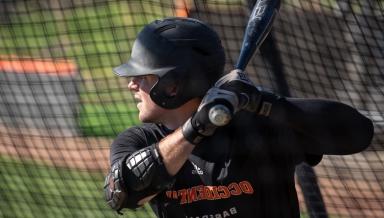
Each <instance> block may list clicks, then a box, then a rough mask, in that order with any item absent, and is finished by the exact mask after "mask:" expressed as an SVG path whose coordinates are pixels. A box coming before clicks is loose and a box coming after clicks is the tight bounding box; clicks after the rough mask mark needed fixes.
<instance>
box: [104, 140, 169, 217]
mask: <svg viewBox="0 0 384 218" xmlns="http://www.w3.org/2000/svg"><path fill="white" fill-rule="evenodd" d="M173 182H174V178H173V177H171V176H170V175H169V174H168V172H167V170H166V168H165V166H164V164H163V162H162V160H161V156H160V155H159V153H158V151H157V149H156V146H155V145H152V146H149V147H146V148H143V149H140V150H138V151H136V152H134V153H133V154H131V155H129V156H127V157H126V158H122V159H121V160H120V161H119V162H118V163H116V164H114V165H113V166H112V169H111V172H110V173H109V175H108V176H107V177H106V180H105V185H104V192H105V199H106V201H107V203H108V205H109V206H111V207H112V209H114V210H116V211H118V212H119V211H120V210H121V209H122V208H125V207H129V208H136V207H138V206H139V205H138V204H137V203H138V202H139V201H140V200H141V199H142V198H144V197H147V196H149V195H152V194H155V193H157V192H159V191H161V190H164V189H165V188H168V187H170V186H171V185H172V184H173Z"/></svg>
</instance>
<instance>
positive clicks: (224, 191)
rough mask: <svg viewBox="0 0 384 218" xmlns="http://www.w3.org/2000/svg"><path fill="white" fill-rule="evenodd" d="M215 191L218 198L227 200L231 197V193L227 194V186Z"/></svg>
mask: <svg viewBox="0 0 384 218" xmlns="http://www.w3.org/2000/svg"><path fill="white" fill-rule="evenodd" d="M217 191H218V192H219V196H220V198H229V197H230V196H231V193H229V189H228V188H227V186H223V185H221V186H219V187H217Z"/></svg>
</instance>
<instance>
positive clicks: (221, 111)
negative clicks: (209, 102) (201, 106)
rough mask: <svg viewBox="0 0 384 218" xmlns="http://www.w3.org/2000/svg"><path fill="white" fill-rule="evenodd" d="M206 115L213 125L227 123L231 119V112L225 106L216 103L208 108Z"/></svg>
mask: <svg viewBox="0 0 384 218" xmlns="http://www.w3.org/2000/svg"><path fill="white" fill-rule="evenodd" d="M208 117H209V120H210V121H211V123H213V124H214V125H215V126H224V125H227V124H228V123H229V121H230V120H231V119H232V112H231V111H230V110H229V109H228V107H227V106H225V105H222V104H217V105H214V106H212V108H211V109H209V112H208Z"/></svg>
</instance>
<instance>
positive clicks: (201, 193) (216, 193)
mask: <svg viewBox="0 0 384 218" xmlns="http://www.w3.org/2000/svg"><path fill="white" fill-rule="evenodd" d="M253 193H254V189H253V187H252V184H251V183H250V182H249V181H246V180H244V181H241V182H239V183H237V182H232V183H230V184H229V185H228V186H225V185H219V186H203V185H198V186H193V187H191V188H187V189H179V190H169V191H166V192H165V196H166V197H167V198H169V199H176V200H179V201H180V204H190V203H193V202H196V201H202V200H220V199H227V198H230V197H232V196H239V195H244V194H246V195H250V194H253Z"/></svg>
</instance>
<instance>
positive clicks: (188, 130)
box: [182, 118, 206, 145]
mask: <svg viewBox="0 0 384 218" xmlns="http://www.w3.org/2000/svg"><path fill="white" fill-rule="evenodd" d="M182 133H183V136H184V138H185V139H186V140H187V141H188V142H190V143H191V144H194V145H198V144H200V143H201V141H202V140H203V139H204V138H205V137H206V136H204V135H202V134H200V133H199V132H198V131H197V130H196V129H195V128H193V126H192V122H191V118H189V119H188V120H187V122H185V123H184V125H183V127H182Z"/></svg>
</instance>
